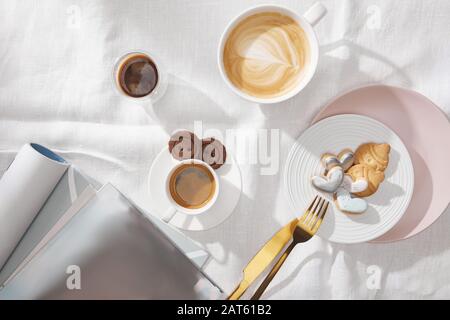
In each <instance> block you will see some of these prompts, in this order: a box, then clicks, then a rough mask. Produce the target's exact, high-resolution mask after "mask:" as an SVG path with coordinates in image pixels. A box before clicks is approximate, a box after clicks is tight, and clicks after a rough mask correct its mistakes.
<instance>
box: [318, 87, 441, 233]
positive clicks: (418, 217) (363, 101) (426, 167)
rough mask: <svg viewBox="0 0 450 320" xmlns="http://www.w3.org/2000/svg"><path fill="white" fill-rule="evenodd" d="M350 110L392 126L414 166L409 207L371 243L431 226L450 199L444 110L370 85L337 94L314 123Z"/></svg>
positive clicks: (415, 96) (391, 89) (394, 90)
mask: <svg viewBox="0 0 450 320" xmlns="http://www.w3.org/2000/svg"><path fill="white" fill-rule="evenodd" d="M348 113H353V114H359V115H364V116H368V117H371V118H373V119H375V120H378V121H380V122H382V123H384V124H385V125H387V126H388V127H389V128H391V129H392V130H393V131H394V132H395V133H397V135H398V136H399V137H400V138H401V139H402V141H403V142H404V144H405V145H406V147H407V148H408V151H409V154H410V155H411V159H412V163H413V166H414V176H415V180H414V193H413V196H412V199H411V202H410V204H409V207H408V209H407V210H406V212H405V214H404V215H403V217H402V218H401V220H400V221H399V222H398V223H397V224H396V225H395V226H394V227H393V228H392V229H391V230H389V231H388V232H387V233H385V234H384V235H382V236H381V237H379V238H377V239H375V240H373V242H390V241H397V240H402V239H407V238H409V237H412V236H414V235H416V234H418V233H419V232H421V231H423V230H424V229H426V228H427V227H429V226H430V225H431V224H432V223H433V222H434V221H436V219H437V218H438V217H439V216H440V215H441V213H442V212H443V211H444V210H445V209H446V208H447V207H448V205H449V202H450V192H449V187H448V182H449V181H450V166H449V163H450V123H449V120H448V119H447V117H446V115H445V114H444V113H443V112H442V111H441V110H440V109H439V108H438V107H437V106H436V105H435V104H434V103H433V102H431V101H430V100H429V99H428V98H426V97H425V96H423V95H421V94H419V93H417V92H414V91H411V90H407V89H403V88H397V87H390V86H384V85H371V86H366V87H362V88H358V89H355V90H353V91H350V92H347V93H345V94H343V95H341V96H339V97H338V98H336V99H334V100H333V101H332V102H331V103H329V104H328V105H327V106H326V107H325V108H323V109H322V110H321V111H320V112H319V114H318V115H317V116H316V117H315V118H314V120H313V123H316V122H317V121H319V120H322V119H324V118H327V117H330V116H334V115H338V114H348Z"/></svg>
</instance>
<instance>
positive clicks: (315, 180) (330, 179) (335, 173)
mask: <svg viewBox="0 0 450 320" xmlns="http://www.w3.org/2000/svg"><path fill="white" fill-rule="evenodd" d="M343 179H344V170H343V169H342V168H341V167H340V166H336V167H332V168H331V169H330V170H329V171H328V172H327V174H326V175H325V176H313V177H312V178H311V183H312V185H313V186H314V187H315V188H317V189H319V190H321V191H325V192H329V193H333V192H335V191H336V190H337V188H338V187H339V186H340V185H341V183H342V180H343Z"/></svg>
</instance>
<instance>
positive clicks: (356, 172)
mask: <svg viewBox="0 0 450 320" xmlns="http://www.w3.org/2000/svg"><path fill="white" fill-rule="evenodd" d="M347 174H348V175H350V176H351V177H352V180H353V181H357V180H360V179H365V180H366V181H367V183H368V186H367V188H366V190H364V191H361V192H355V195H357V196H358V197H368V196H371V195H372V194H374V193H375V192H377V190H378V187H379V186H380V184H381V182H383V180H384V172H383V171H377V170H374V169H373V168H371V167H369V166H367V165H364V164H356V165H354V166H352V167H351V168H350V169H349V170H348V171H347Z"/></svg>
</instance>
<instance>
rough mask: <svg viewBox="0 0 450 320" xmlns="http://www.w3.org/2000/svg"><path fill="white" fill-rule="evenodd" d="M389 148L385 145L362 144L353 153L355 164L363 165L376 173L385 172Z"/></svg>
mask: <svg viewBox="0 0 450 320" xmlns="http://www.w3.org/2000/svg"><path fill="white" fill-rule="evenodd" d="M390 151H391V146H390V145H389V144H387V143H364V144H362V145H360V146H359V147H358V149H356V151H355V164H364V165H366V166H369V167H371V168H372V169H374V170H376V171H384V170H386V168H387V166H388V163H389V152H390Z"/></svg>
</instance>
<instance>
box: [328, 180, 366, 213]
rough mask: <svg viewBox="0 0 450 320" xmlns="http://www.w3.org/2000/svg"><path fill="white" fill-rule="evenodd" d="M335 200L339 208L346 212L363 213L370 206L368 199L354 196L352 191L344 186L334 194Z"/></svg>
mask: <svg viewBox="0 0 450 320" xmlns="http://www.w3.org/2000/svg"><path fill="white" fill-rule="evenodd" d="M334 201H335V203H336V205H337V207H338V209H339V210H341V211H342V212H345V213H354V214H356V213H357V214H359V213H363V212H365V211H366V210H367V207H368V205H367V201H366V200H364V199H361V198H354V197H352V195H351V194H350V192H349V191H348V190H346V189H345V188H344V187H342V186H341V187H339V188H338V189H337V191H336V193H335V194H334Z"/></svg>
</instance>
